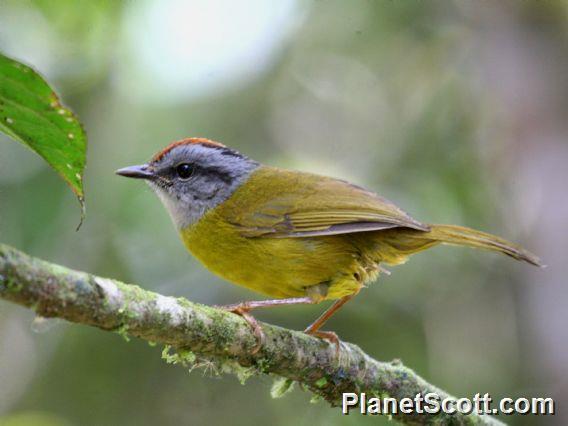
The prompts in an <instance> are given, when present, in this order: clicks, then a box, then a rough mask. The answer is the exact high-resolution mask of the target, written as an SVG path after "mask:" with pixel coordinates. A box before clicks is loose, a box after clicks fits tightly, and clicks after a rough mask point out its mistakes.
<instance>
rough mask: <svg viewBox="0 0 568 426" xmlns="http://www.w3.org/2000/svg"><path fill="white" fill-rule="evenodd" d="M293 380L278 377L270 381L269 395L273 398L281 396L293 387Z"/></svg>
mask: <svg viewBox="0 0 568 426" xmlns="http://www.w3.org/2000/svg"><path fill="white" fill-rule="evenodd" d="M294 383H295V382H294V381H293V380H291V379H287V378H285V377H279V378H277V379H276V380H274V383H272V388H271V389H270V396H271V397H272V398H274V399H276V398H282V397H283V396H284V395H286V394H287V393H289V392H291V391H292V389H294Z"/></svg>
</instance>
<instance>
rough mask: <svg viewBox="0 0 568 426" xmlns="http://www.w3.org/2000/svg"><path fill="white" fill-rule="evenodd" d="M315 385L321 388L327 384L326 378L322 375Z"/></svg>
mask: <svg viewBox="0 0 568 426" xmlns="http://www.w3.org/2000/svg"><path fill="white" fill-rule="evenodd" d="M315 385H316V386H317V387H318V388H320V389H321V388H323V387H325V386H326V385H327V379H326V378H325V377H322V378H321V379H319V380H318V381H317V382H316V383H315Z"/></svg>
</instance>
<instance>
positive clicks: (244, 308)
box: [215, 297, 319, 354]
mask: <svg viewBox="0 0 568 426" xmlns="http://www.w3.org/2000/svg"><path fill="white" fill-rule="evenodd" d="M318 302H319V301H315V300H313V299H312V298H311V297H291V298H289V299H271V300H252V301H250V302H241V303H234V304H232V305H224V306H215V308H219V309H224V310H226V311H229V312H232V313H234V314H237V315H240V316H242V317H243V319H244V320H245V321H246V322H248V324H249V325H250V327H251V328H252V331H253V332H254V335H255V336H256V339H257V345H256V346H255V347H254V348H253V350H252V351H251V353H252V354H255V353H257V352H258V350H259V349H260V347H261V346H262V343H263V342H264V333H263V332H262V327H261V326H260V324H259V323H258V321H257V320H256V318H255V317H253V316H252V315H251V314H250V311H252V310H253V309H256V308H270V307H273V306H281V305H299V304H309V305H311V304H314V303H318Z"/></svg>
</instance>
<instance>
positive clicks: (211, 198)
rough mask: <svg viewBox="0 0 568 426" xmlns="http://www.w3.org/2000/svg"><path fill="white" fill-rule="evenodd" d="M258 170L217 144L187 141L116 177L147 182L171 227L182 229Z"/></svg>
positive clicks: (227, 195)
mask: <svg viewBox="0 0 568 426" xmlns="http://www.w3.org/2000/svg"><path fill="white" fill-rule="evenodd" d="M258 166H259V164H258V163H257V162H256V161H253V160H251V159H249V158H247V157H245V156H244V155H241V154H240V153H238V152H237V151H235V150H232V149H230V148H227V147H226V146H225V145H222V144H220V143H218V142H214V141H210V140H208V139H203V138H187V139H183V140H181V141H177V142H174V143H172V144H170V145H169V146H167V147H166V148H165V149H163V150H162V151H160V152H158V153H157V154H156V155H154V157H153V158H152V159H151V160H150V161H149V162H148V163H146V164H142V165H139V166H130V167H125V168H123V169H120V170H117V171H116V173H117V174H119V175H120V176H125V177H130V178H135V179H144V180H145V181H146V182H148V184H149V185H150V187H151V188H152V189H153V190H154V191H155V192H156V194H157V195H158V197H159V198H160V199H161V200H162V202H163V204H164V206H165V207H166V209H167V210H168V212H169V213H170V216H171V217H172V220H173V221H174V224H175V225H176V226H177V227H178V229H184V228H186V227H187V226H190V225H192V224H193V223H195V222H197V221H198V220H199V219H200V218H201V217H202V216H203V214H205V212H207V211H208V210H209V209H212V208H213V207H215V206H217V205H219V204H220V203H222V202H223V201H225V200H226V199H227V198H229V197H230V196H231V194H232V193H233V192H234V191H235V190H236V189H237V188H238V187H239V186H240V185H242V184H243V183H244V182H245V181H246V180H247V179H248V177H249V175H250V174H251V173H252V172H253V171H254V170H255V169H256V168H257V167H258Z"/></svg>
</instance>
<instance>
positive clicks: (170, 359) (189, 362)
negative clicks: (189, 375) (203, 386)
mask: <svg viewBox="0 0 568 426" xmlns="http://www.w3.org/2000/svg"><path fill="white" fill-rule="evenodd" d="M171 350H172V347H171V346H170V345H166V346H164V350H163V351H162V359H163V360H164V361H166V362H167V363H168V364H174V365H176V364H181V365H183V366H184V367H189V368H190V371H191V370H192V369H193V368H195V361H196V359H197V356H196V355H195V354H194V353H193V352H191V351H190V350H187V349H177V350H175V352H173V353H170V351H171Z"/></svg>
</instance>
